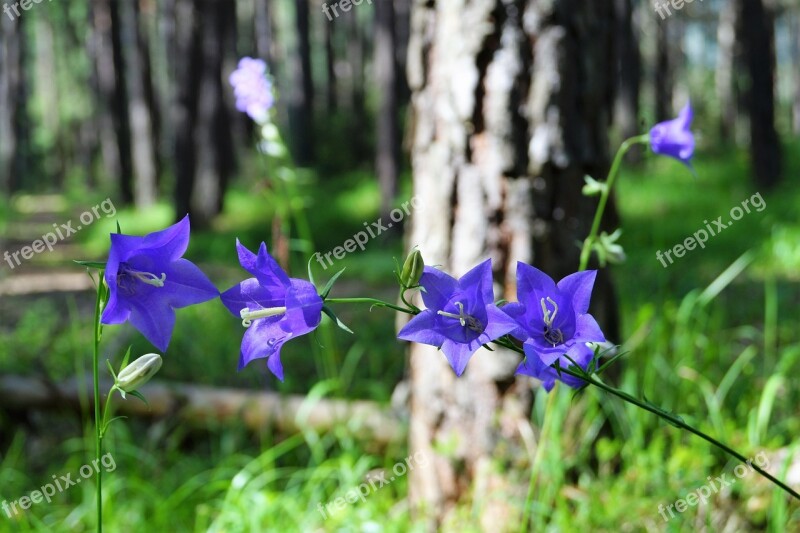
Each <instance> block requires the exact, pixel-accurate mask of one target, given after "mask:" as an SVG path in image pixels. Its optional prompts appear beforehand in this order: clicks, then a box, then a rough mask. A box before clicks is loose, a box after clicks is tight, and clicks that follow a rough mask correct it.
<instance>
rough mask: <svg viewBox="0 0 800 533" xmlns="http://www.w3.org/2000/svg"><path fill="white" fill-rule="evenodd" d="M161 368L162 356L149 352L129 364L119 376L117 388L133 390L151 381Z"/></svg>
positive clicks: (126, 390) (127, 390)
mask: <svg viewBox="0 0 800 533" xmlns="http://www.w3.org/2000/svg"><path fill="white" fill-rule="evenodd" d="M160 368H161V356H160V355H158V354H157V353H149V354H146V355H143V356H141V357H140V358H138V359H137V360H136V361H134V362H133V363H131V364H129V365H128V366H126V367H125V368H123V369H122V371H121V372H120V373H119V375H118V376H117V383H116V385H117V388H118V389H120V390H121V391H124V392H133V391H135V390H137V389H138V388H139V387H141V386H142V385H144V384H145V383H147V382H148V381H150V378H152V377H153V376H154V375H155V374H156V372H158V370H159V369H160Z"/></svg>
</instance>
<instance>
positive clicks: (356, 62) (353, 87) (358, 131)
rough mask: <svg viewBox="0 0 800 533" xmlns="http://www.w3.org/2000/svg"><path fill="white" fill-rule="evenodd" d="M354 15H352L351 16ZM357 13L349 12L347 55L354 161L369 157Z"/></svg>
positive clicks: (362, 54) (351, 143) (351, 146)
mask: <svg viewBox="0 0 800 533" xmlns="http://www.w3.org/2000/svg"><path fill="white" fill-rule="evenodd" d="M350 15H352V16H350ZM355 15H356V14H355V13H348V17H347V19H346V22H347V57H348V59H349V60H350V73H351V78H350V82H351V84H350V98H351V103H350V107H351V110H352V111H351V113H350V120H349V121H348V122H349V125H350V132H349V134H350V148H351V149H352V158H353V160H354V161H363V160H364V159H366V158H367V157H368V153H367V152H368V150H367V147H366V142H365V139H364V132H365V131H367V108H366V95H365V92H364V87H366V83H365V79H364V68H365V65H364V63H365V60H366V59H365V53H364V41H363V39H364V33H365V31H364V28H362V27H361V25H360V24H359V21H358V17H357V16H355Z"/></svg>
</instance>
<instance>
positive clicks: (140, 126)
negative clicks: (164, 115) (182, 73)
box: [112, 0, 157, 207]
mask: <svg viewBox="0 0 800 533" xmlns="http://www.w3.org/2000/svg"><path fill="white" fill-rule="evenodd" d="M112 1H113V0H112ZM119 10H120V17H119V21H120V37H121V42H122V46H123V56H124V64H125V80H126V83H127V91H128V117H129V121H130V133H131V135H130V141H131V153H132V156H133V176H134V181H133V195H134V203H135V204H136V206H137V207H147V206H149V205H152V204H153V203H155V201H156V197H157V163H156V142H155V128H154V127H153V109H152V103H153V102H152V94H153V93H152V88H151V87H150V75H149V74H150V59H149V54H148V50H147V41H146V35H145V33H144V32H143V30H142V25H141V22H140V12H139V3H138V2H135V1H133V2H119Z"/></svg>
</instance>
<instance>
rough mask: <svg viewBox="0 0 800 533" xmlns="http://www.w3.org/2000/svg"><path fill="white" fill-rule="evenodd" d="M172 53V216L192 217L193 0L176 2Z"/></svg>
mask: <svg viewBox="0 0 800 533" xmlns="http://www.w3.org/2000/svg"><path fill="white" fill-rule="evenodd" d="M175 13H176V17H175V20H176V21H177V24H176V28H175V49H176V52H177V55H178V57H180V58H181V61H178V62H177V63H176V64H175V86H174V87H175V97H174V100H175V106H174V108H173V113H174V114H173V119H172V121H173V124H174V127H175V216H176V218H177V219H178V220H180V219H181V218H183V216H184V215H186V214H189V215H192V214H193V213H192V193H193V191H194V178H195V176H194V175H195V169H196V168H197V164H196V160H195V154H196V151H195V144H194V131H195V113H196V109H197V92H198V91H197V86H198V84H199V79H198V78H199V71H200V62H201V60H202V57H201V55H200V29H199V25H200V21H199V15H198V13H197V10H196V9H195V4H194V0H176V3H175Z"/></svg>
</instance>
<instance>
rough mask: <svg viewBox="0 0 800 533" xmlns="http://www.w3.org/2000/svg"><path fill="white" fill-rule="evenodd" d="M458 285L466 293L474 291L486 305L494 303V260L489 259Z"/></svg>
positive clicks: (462, 277)
mask: <svg viewBox="0 0 800 533" xmlns="http://www.w3.org/2000/svg"><path fill="white" fill-rule="evenodd" d="M458 285H459V287H460V288H461V290H463V291H464V292H471V291H473V290H475V291H477V293H478V294H479V295H480V296H481V298H483V303H484V304H489V303H493V302H494V289H493V287H492V260H491V259H487V260H486V261H484V262H483V263H481V264H479V265H478V266H476V267H475V268H473V269H472V270H470V271H469V272H467V273H466V274H464V275H463V276H461V279H459V280H458Z"/></svg>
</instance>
